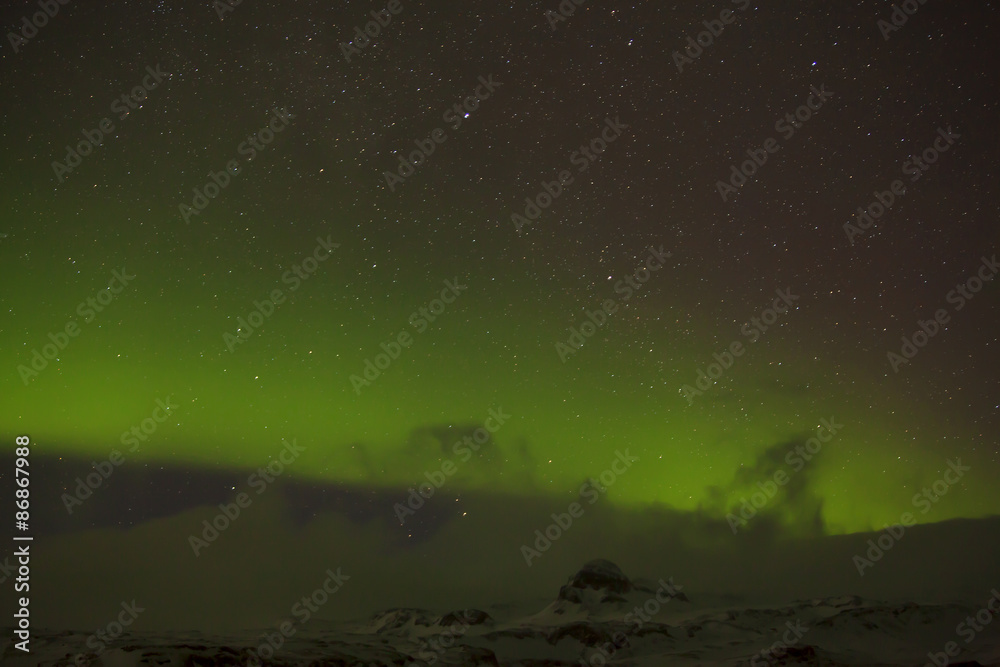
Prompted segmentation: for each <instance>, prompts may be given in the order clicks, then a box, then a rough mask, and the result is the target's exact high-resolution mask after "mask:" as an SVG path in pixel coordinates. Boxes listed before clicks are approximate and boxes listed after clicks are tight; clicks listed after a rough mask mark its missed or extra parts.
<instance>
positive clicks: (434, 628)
mask: <svg viewBox="0 0 1000 667" xmlns="http://www.w3.org/2000/svg"><path fill="white" fill-rule="evenodd" d="M691 598H693V599H689V596H688V595H687V593H686V592H685V591H684V590H683V589H682V587H680V586H675V585H674V583H673V582H672V581H664V580H662V579H661V580H659V581H655V582H653V581H642V580H637V581H634V582H633V581H631V580H630V579H628V577H626V576H625V574H624V573H622V572H621V570H620V569H619V568H618V567H617V566H616V565H614V564H613V563H610V562H609V561H605V560H596V561H591V562H589V563H587V564H586V565H584V567H583V568H582V569H581V570H580V571H578V572H577V573H576V574H574V575H573V576H571V577H570V578H569V580H568V581H567V582H566V584H565V585H564V586H563V587H562V588H561V589H560V590H559V592H558V595H556V596H554V599H552V598H549V599H548V601H546V600H545V599H540V600H535V601H524V602H523V603H518V604H515V605H511V604H505V605H483V606H482V607H480V608H479V609H466V610H457V611H452V612H448V613H443V614H442V613H434V612H431V611H428V610H423V609H390V610H387V611H385V612H382V613H379V614H376V615H375V616H374V617H372V618H370V619H366V620H363V621H357V622H353V623H340V624H324V623H323V622H320V621H317V622H315V623H313V624H310V626H309V627H308V628H303V629H301V630H299V631H296V632H295V634H293V635H292V636H291V637H289V638H287V639H283V640H282V641H281V642H280V644H281V645H280V646H278V647H277V649H276V650H273V651H271V650H270V648H271V647H270V646H269V645H268V643H267V641H266V640H265V638H264V637H262V636H261V633H260V632H256V631H248V632H247V633H245V634H241V635H239V636H236V635H232V636H206V635H203V634H201V633H198V632H187V633H180V632H178V633H171V634H144V633H132V634H127V635H125V636H123V637H122V638H120V639H118V640H117V641H115V642H114V647H113V648H110V649H107V650H105V651H103V652H102V653H101V654H100V655H96V654H95V653H94V651H93V650H91V649H88V648H87V640H88V637H89V636H90V634H89V633H88V632H50V633H45V632H35V633H34V637H33V639H32V653H31V654H30V655H25V654H24V653H22V652H20V651H17V650H16V649H15V648H14V646H13V642H11V641H9V640H7V641H6V643H5V645H4V647H3V651H2V658H0V659H2V664H3V665H4V666H7V665H10V666H11V667H16V666H20V665H25V666H27V665H32V666H34V665H47V666H53V667H54V666H60V665H85V664H90V665H107V666H118V665H121V666H123V667H124V666H131V665H137V666H138V665H160V666H164V667H166V666H168V665H169V666H178V667H180V666H182V665H183V666H188V665H191V666H193V665H254V664H262V665H289V666H291V665H315V666H320V665H331V666H333V665H360V666H363V667H374V666H379V667H382V666H388V665H393V666H396V667H405V666H413V667H416V666H417V665H420V666H424V665H441V666H459V665H461V666H467V667H474V666H477V665H505V666H510V667H543V666H544V667H557V666H559V665H584V664H589V665H604V664H607V665H629V666H634V667H661V666H665V665H680V666H684V665H691V666H693V665H747V664H750V665H753V666H755V667H761V666H763V665H907V666H914V665H925V664H935V662H932V661H931V656H929V655H928V653H931V654H934V655H935V657H936V663H937V664H938V665H944V664H952V665H959V664H963V663H964V664H967V665H977V664H978V665H1000V620H998V622H996V623H993V622H992V621H993V620H997V619H996V617H997V613H990V612H988V611H987V612H984V611H983V610H984V609H986V608H987V607H986V605H987V603H988V602H989V601H988V600H984V601H983V605H982V606H981V607H979V608H975V607H967V606H961V605H930V604H924V605H921V604H916V603H907V604H888V603H881V602H877V601H873V600H865V599H861V598H859V597H841V598H829V599H816V600H804V601H797V602H793V603H789V604H786V605H780V606H773V607H767V608H758V607H752V608H751V607H744V606H739V605H737V606H734V605H732V604H731V603H729V604H726V603H724V602H722V601H720V600H710V599H698V597H697V596H691ZM993 606H995V607H996V608H997V609H1000V599H998V600H997V601H996V602H994V603H993ZM977 614H978V616H979V620H978V621H976V617H977ZM987 616H988V617H989V619H990V622H989V623H985V624H984V623H982V620H983V619H984V618H986V617H987ZM967 617H971V618H972V620H973V623H972V624H971V625H970V624H969V623H968V621H966V618H967ZM963 624H964V625H963ZM977 627H978V628H979V630H974V628H977ZM268 632H269V633H270V635H271V636H272V637H277V635H276V634H275V631H274V629H273V628H272V629H269V630H268ZM5 635H6V636H10V632H9V631H8V632H7V633H5ZM949 642H952V643H953V645H954V646H956V647H957V648H958V649H960V650H961V652H960V653H958V654H957V655H955V656H953V657H950V658H949V657H948V656H947V655H946V654H945V651H946V649H947V648H948V645H949ZM275 643H278V642H277V641H275ZM261 647H264V648H263V651H261ZM252 651H253V652H258V654H259V655H261V658H262V659H261V660H260V661H259V662H257V661H256V660H255V659H254V657H253V653H251V652H252ZM953 653H954V651H953ZM946 661H950V662H946Z"/></svg>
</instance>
